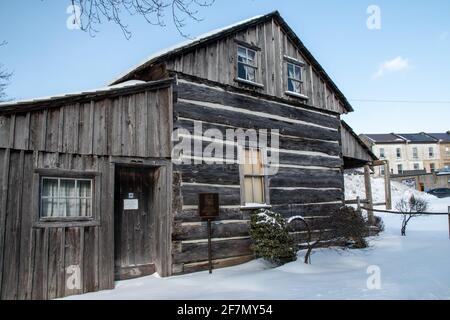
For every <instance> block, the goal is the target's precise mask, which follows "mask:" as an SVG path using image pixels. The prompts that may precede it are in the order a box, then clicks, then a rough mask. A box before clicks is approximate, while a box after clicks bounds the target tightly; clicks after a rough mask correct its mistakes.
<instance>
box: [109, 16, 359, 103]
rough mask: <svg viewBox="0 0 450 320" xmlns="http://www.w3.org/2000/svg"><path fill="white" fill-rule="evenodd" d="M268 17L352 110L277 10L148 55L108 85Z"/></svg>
mask: <svg viewBox="0 0 450 320" xmlns="http://www.w3.org/2000/svg"><path fill="white" fill-rule="evenodd" d="M270 19H275V21H277V22H278V23H279V24H280V26H281V28H282V29H283V30H284V31H285V32H286V34H287V35H288V37H289V38H290V40H291V41H292V42H293V43H294V44H295V45H296V46H297V48H298V50H299V51H300V52H301V53H302V54H303V55H304V56H305V57H306V59H307V60H308V61H309V62H310V63H311V64H312V66H313V68H315V69H316V71H317V72H318V74H319V75H320V76H321V77H322V78H323V80H324V81H325V82H326V83H327V85H328V86H329V87H330V88H331V89H333V90H334V91H335V92H336V95H337V96H338V98H339V99H340V100H341V102H342V104H343V106H344V108H345V109H346V110H347V111H348V112H352V111H354V110H353V107H352V106H351V104H350V103H349V102H348V100H347V98H346V97H345V96H344V94H343V93H342V92H341V91H340V90H339V88H338V87H337V86H336V84H335V83H334V82H333V80H331V78H330V77H329V75H328V74H327V73H326V71H325V70H324V69H323V67H322V66H321V65H320V63H319V62H318V61H317V60H316V59H315V58H314V56H313V55H312V54H311V52H310V51H309V50H308V49H307V48H306V47H305V45H304V44H303V42H302V41H301V40H300V38H299V37H298V36H297V35H296V34H295V32H294V31H293V30H292V28H291V27H290V26H289V25H288V24H287V22H286V21H285V20H284V19H283V18H282V17H281V15H280V13H279V12H278V11H274V12H271V13H268V14H266V15H261V16H256V17H253V18H250V19H246V20H243V21H240V22H237V23H235V24H232V25H231V26H228V27H225V28H221V29H217V30H214V31H211V32H208V33H205V34H203V35H201V36H198V37H196V38H194V39H192V40H190V41H185V42H183V43H180V44H178V45H175V46H173V47H171V48H168V49H165V50H162V51H160V52H158V53H156V54H153V55H151V56H150V57H148V58H147V59H146V60H145V61H144V62H142V63H140V64H139V65H137V66H135V67H133V68H132V69H130V70H128V71H126V72H125V73H123V74H122V75H120V76H119V77H118V78H116V79H114V80H113V81H112V82H111V83H110V84H109V85H114V84H117V83H120V82H123V81H127V80H131V79H132V78H133V76H134V74H136V73H137V72H139V71H142V70H143V69H145V68H147V67H150V66H152V65H154V64H157V63H160V62H162V61H164V60H166V59H169V58H171V57H173V56H175V55H179V54H183V53H185V52H187V51H190V50H193V49H195V48H197V47H199V46H202V45H205V44H208V43H211V42H213V41H216V40H219V39H221V38H222V37H225V36H228V35H230V34H233V33H235V32H239V31H241V30H244V29H246V28H249V27H251V26H254V25H256V24H259V23H263V22H265V21H268V20H270Z"/></svg>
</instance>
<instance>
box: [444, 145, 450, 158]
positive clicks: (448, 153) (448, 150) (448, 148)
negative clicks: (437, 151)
mask: <svg viewBox="0 0 450 320" xmlns="http://www.w3.org/2000/svg"><path fill="white" fill-rule="evenodd" d="M445 154H446V155H447V157H450V147H445Z"/></svg>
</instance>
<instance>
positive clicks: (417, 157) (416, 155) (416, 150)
mask: <svg viewBox="0 0 450 320" xmlns="http://www.w3.org/2000/svg"><path fill="white" fill-rule="evenodd" d="M412 151H413V158H414V159H419V150H418V149H417V147H414V148H413V149H412Z"/></svg>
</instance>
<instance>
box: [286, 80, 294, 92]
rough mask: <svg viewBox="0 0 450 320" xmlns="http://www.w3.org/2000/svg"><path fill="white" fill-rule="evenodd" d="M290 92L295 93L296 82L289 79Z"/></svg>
mask: <svg viewBox="0 0 450 320" xmlns="http://www.w3.org/2000/svg"><path fill="white" fill-rule="evenodd" d="M288 90H289V91H290V92H295V91H294V81H293V80H291V79H288Z"/></svg>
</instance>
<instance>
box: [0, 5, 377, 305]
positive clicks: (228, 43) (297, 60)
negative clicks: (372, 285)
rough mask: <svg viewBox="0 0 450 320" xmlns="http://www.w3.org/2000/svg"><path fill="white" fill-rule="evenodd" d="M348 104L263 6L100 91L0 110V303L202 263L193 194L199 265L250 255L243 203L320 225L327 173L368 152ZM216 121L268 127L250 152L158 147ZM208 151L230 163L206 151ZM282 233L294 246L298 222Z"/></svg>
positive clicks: (202, 139)
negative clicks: (205, 200) (204, 204)
mask: <svg viewBox="0 0 450 320" xmlns="http://www.w3.org/2000/svg"><path fill="white" fill-rule="evenodd" d="M351 111H353V109H352V107H351V105H350V103H349V102H348V101H347V99H346V98H345V96H344V95H343V93H342V92H341V91H340V90H339V89H338V87H337V86H336V85H335V83H334V82H333V81H332V80H331V78H330V77H329V76H328V75H327V73H326V72H325V71H324V69H323V68H322V67H321V65H320V64H319V63H318V62H317V60H316V59H315V58H314V57H313V55H312V54H311V53H310V52H309V51H308V49H306V47H305V46H304V44H303V43H302V42H301V40H300V39H299V38H298V36H297V35H296V34H295V33H294V31H293V30H292V29H291V28H290V27H289V26H288V24H287V23H286V22H285V21H284V19H283V18H282V17H281V16H280V14H279V13H278V12H272V13H269V14H266V15H263V16H258V17H255V18H251V19H248V20H245V21H242V22H239V23H237V24H234V25H232V26H230V27H227V28H223V29H220V30H217V31H213V32H210V33H208V34H206V35H204V36H200V37H198V38H196V39H194V40H193V41H189V42H187V43H184V44H181V45H179V46H176V47H174V48H172V49H170V50H166V51H163V52H160V53H158V54H156V55H153V56H152V57H150V58H149V59H148V60H147V61H146V62H145V63H143V64H140V65H139V66H137V67H135V68H133V69H132V70H130V71H128V72H126V73H125V74H123V75H121V76H120V77H118V78H117V79H116V80H114V81H113V82H111V83H110V84H109V85H108V87H106V88H102V89H98V90H92V91H87V92H80V93H73V94H65V95H61V96H53V97H48V98H42V99H32V100H28V101H16V102H7V103H3V104H1V105H0V159H1V160H2V161H0V163H1V164H0V165H1V174H0V187H1V189H0V298H1V299H53V298H59V297H64V296H68V295H76V294H82V293H87V292H92V291H99V290H105V289H112V288H114V282H115V280H118V279H129V278H134V277H140V276H145V275H150V274H153V273H154V272H157V273H158V274H159V275H161V276H163V277H166V276H170V275H175V274H182V273H189V272H194V271H200V270H205V269H206V268H207V267H208V261H207V260H208V250H207V245H208V242H207V227H206V223H205V222H204V221H202V220H201V218H200V217H199V214H198V206H199V203H198V195H199V194H201V193H205V192H214V193H218V194H219V202H220V203H219V204H220V215H219V218H217V219H216V220H215V221H214V222H213V225H212V238H213V239H212V258H213V266H214V268H220V267H226V266H232V265H236V264H240V263H244V262H247V261H249V260H251V259H253V258H254V255H253V253H252V251H251V247H250V245H251V239H250V237H249V232H248V222H249V217H250V214H252V212H254V210H255V209H258V208H271V209H272V210H274V211H277V212H280V213H282V214H283V216H285V217H290V216H293V215H302V216H304V217H306V218H307V219H309V220H310V222H311V225H314V226H321V227H323V226H326V223H327V216H328V215H329V213H330V212H331V211H332V210H334V209H336V208H338V207H340V206H342V205H343V203H344V183H343V170H344V169H345V168H351V167H357V166H364V165H366V164H368V163H370V161H372V160H374V158H375V157H374V156H373V154H371V153H370V150H368V149H367V148H364V147H365V145H364V144H363V143H361V141H360V140H359V139H358V137H357V136H356V134H354V132H353V131H352V130H351V128H350V127H349V126H348V125H343V124H342V123H341V115H342V114H346V113H348V112H351ZM230 129H233V130H255V132H256V136H257V138H258V139H260V138H261V137H262V134H263V133H264V132H265V131H264V130H273V131H274V132H275V133H274V134H271V136H270V138H271V139H269V140H270V141H269V142H268V143H267V144H266V147H264V148H262V147H261V148H260V147H259V146H256V147H254V146H253V145H249V144H248V143H247V142H246V140H245V139H244V143H243V144H242V143H239V141H236V140H235V139H234V138H233V139H232V140H231V141H224V142H218V144H219V147H217V144H215V148H214V151H213V152H211V154H212V158H214V159H212V160H213V161H206V160H205V159H204V157H203V156H204V153H202V152H200V153H198V151H197V149H196V148H194V151H191V152H189V151H187V152H186V150H183V151H182V152H174V150H175V149H176V146H175V145H176V143H177V142H179V141H180V136H178V137H174V134H173V133H174V132H177V131H178V132H189V133H191V136H190V137H189V139H188V140H187V141H188V143H189V144H191V143H192V144H194V145H197V146H200V150H203V151H206V149H208V145H209V143H210V142H211V139H210V138H211V137H212V136H211V135H208V132H209V134H210V133H211V130H212V131H213V132H214V135H219V134H222V135H223V136H226V132H227V130H230ZM183 130H184V131H183ZM195 130H197V131H195ZM181 138H183V137H181ZM212 138H213V140H214V137H212ZM208 139H209V140H208ZM217 141H218V140H217ZM217 141H216V143H217ZM274 141H276V142H277V143H274ZM220 146H221V147H222V148H223V149H222V150H224V149H226V150H227V151H230V152H231V154H232V156H231V158H230V157H227V159H226V161H224V160H223V159H220V157H219V155H220V154H218V153H217V152H218V150H219V149H220V148H221V147H220ZM274 154H276V155H277V162H276V164H275V165H276V170H275V171H273V172H271V173H270V172H269V170H267V168H268V167H269V165H268V163H266V161H267V159H268V158H269V156H272V155H274ZM247 157H248V158H250V157H251V158H252V159H256V160H255V163H253V164H252V165H250V166H248V165H246V164H245V161H244V162H242V158H247ZM175 159H177V161H175ZM181 159H182V160H183V161H180V160H181ZM209 160H211V159H209ZM216 160H217V161H216ZM243 163H244V164H243ZM295 236H296V237H297V238H298V241H299V242H301V241H302V239H304V236H305V235H304V231H302V230H297V231H296V232H295ZM302 237H303V238H302Z"/></svg>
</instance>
